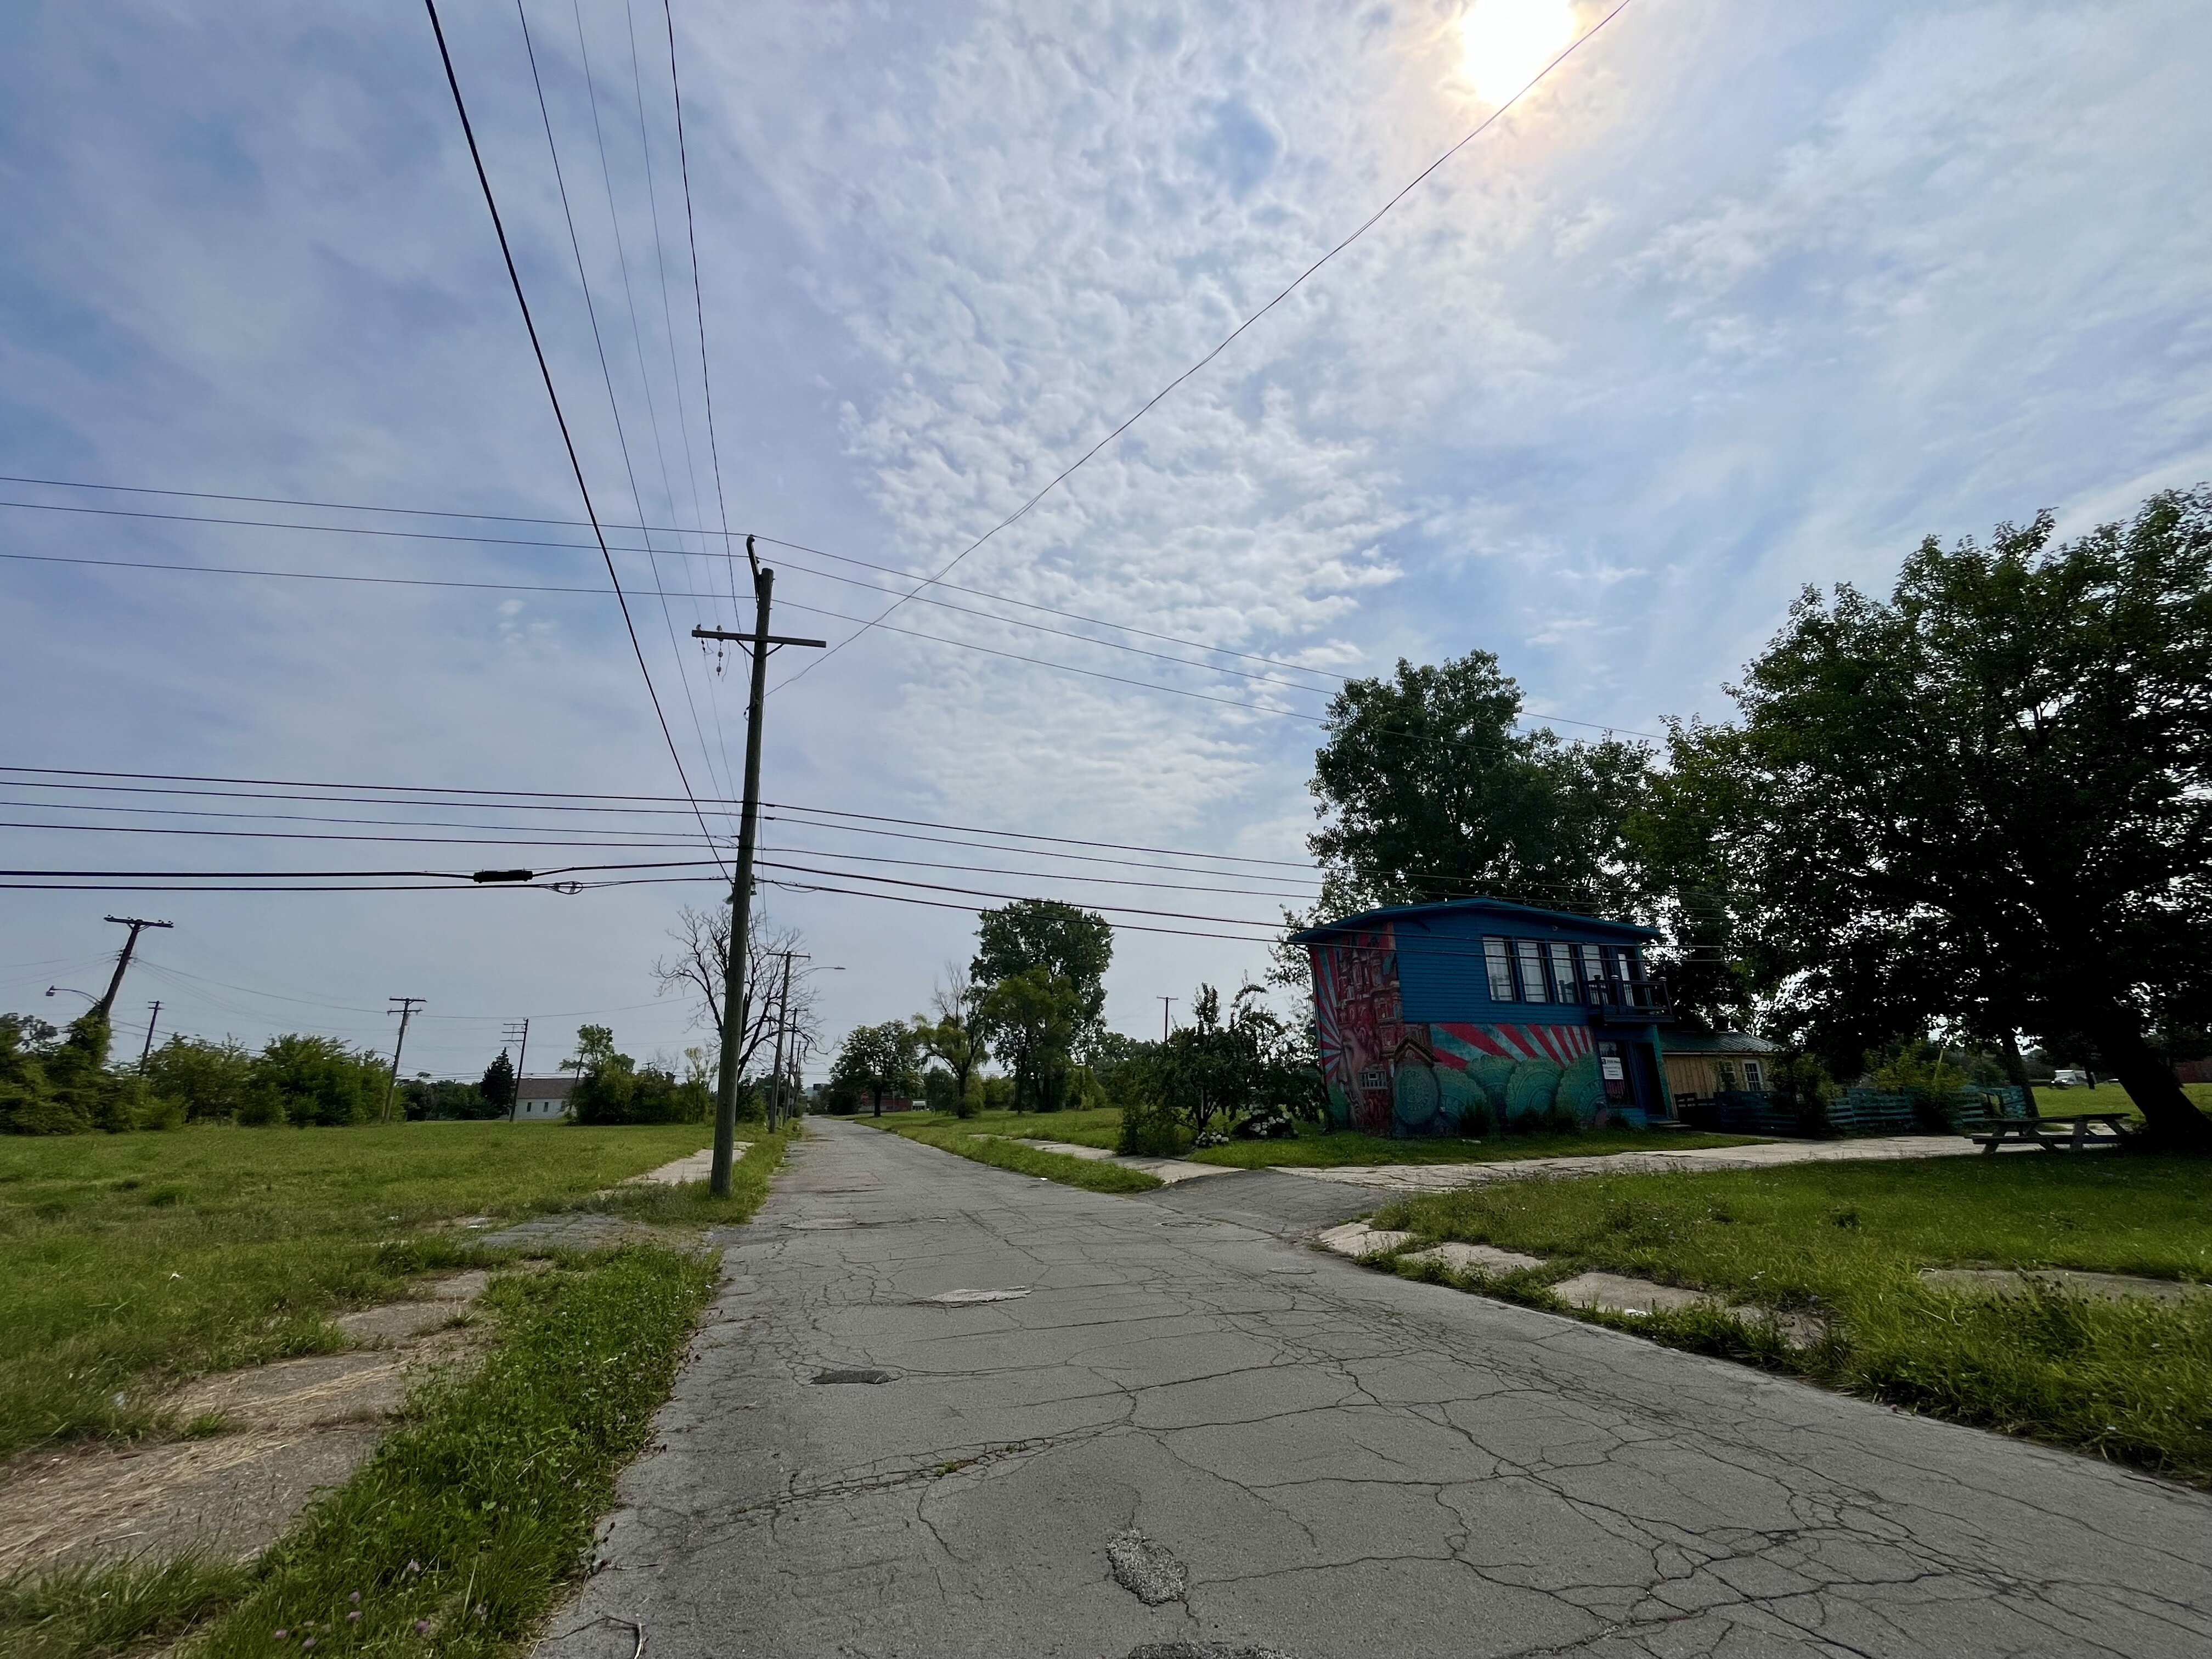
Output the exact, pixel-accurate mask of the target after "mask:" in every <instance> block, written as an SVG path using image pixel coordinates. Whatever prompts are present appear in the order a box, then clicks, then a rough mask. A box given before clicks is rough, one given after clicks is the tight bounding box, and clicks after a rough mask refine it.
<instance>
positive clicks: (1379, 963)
mask: <svg viewBox="0 0 2212 1659" xmlns="http://www.w3.org/2000/svg"><path fill="white" fill-rule="evenodd" d="M1658 937H1659V935H1658V934H1657V933H1656V932H1655V931H1654V930H1652V929H1651V928H1649V927H1637V926H1635V925H1634V924H1633V923H1631V922H1625V921H1602V920H1601V919H1600V918H1598V917H1595V916H1581V915H1573V914H1571V912H1567V911H1564V910H1539V909H1536V908H1533V907H1531V906H1528V905H1525V904H1509V903H1506V902H1504V901H1503V900H1498V899H1484V898H1470V899H1453V900H1449V901H1448V902H1443V903H1438V904H1408V905H1399V906H1395V907H1393V908H1389V909H1382V910H1370V911H1366V912H1364V914H1362V915H1356V916H1348V917H1346V919H1345V920H1344V921H1337V922H1331V923H1328V925H1327V926H1325V927H1310V928H1308V929H1306V930H1305V931H1304V933H1295V934H1293V935H1291V940H1292V942H1293V943H1295V944H1298V945H1304V946H1305V947H1306V950H1307V951H1308V953H1309V955H1310V957H1311V958H1312V962H1313V977H1314V1013H1315V1018H1316V1022H1317V1025H1318V1029H1319V1032H1320V1038H1321V1057H1322V1072H1323V1073H1324V1075H1325V1077H1326V1079H1327V1082H1328V1104H1329V1115H1330V1116H1331V1118H1332V1119H1333V1120H1334V1121H1336V1122H1338V1123H1340V1124H1348V1125H1350V1126H1351V1127H1354V1128H1358V1129H1364V1130H1366V1131H1367V1132H1369V1133H1373V1134H1462V1133H1470V1134H1479V1133H1482V1132H1483V1128H1484V1127H1486V1126H1489V1125H1496V1124H1504V1123H1517V1122H1520V1121H1524V1120H1528V1119H1537V1120H1542V1119H1546V1118H1549V1119H1551V1120H1552V1121H1558V1119H1559V1116H1560V1115H1565V1116H1567V1117H1571V1118H1572V1119H1573V1120H1574V1121H1576V1122H1577V1123H1583V1124H1605V1123H1626V1124H1641V1123H1644V1122H1645V1121H1648V1120H1649V1119H1651V1118H1669V1117H1672V1116H1673V1115H1674V1114H1673V1101H1672V1097H1671V1096H1670V1095H1669V1093H1668V1089H1667V1085H1666V1081H1665V1078H1664V1075H1663V1073H1662V1071H1661V1069H1660V1061H1659V1053H1660V1048H1659V1039H1658V1028H1659V1027H1660V1026H1661V1025H1662V1024H1665V1023H1667V1022H1668V1020H1669V1019H1670V1018H1671V1012H1670V1010H1669V1009H1668V1003H1667V993H1666V988H1665V987H1664V986H1662V984H1661V983H1660V982H1659V981H1657V980H1656V979H1654V978H1652V977H1651V976H1650V973H1649V972H1648V971H1647V969H1646V965H1645V962H1644V951H1645V950H1646V948H1647V947H1649V945H1650V944H1651V942H1652V941H1653V940H1655V939H1657V938H1658Z"/></svg>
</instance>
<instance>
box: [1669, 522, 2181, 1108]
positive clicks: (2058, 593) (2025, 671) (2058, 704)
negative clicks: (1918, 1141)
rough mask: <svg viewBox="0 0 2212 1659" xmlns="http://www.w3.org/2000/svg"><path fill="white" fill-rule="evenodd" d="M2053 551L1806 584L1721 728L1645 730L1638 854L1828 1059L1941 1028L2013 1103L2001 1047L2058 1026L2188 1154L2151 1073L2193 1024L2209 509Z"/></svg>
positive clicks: (2055, 1033)
mask: <svg viewBox="0 0 2212 1659" xmlns="http://www.w3.org/2000/svg"><path fill="white" fill-rule="evenodd" d="M2053 537H2054V531H2053V526H2052V521H2051V516H2050V515H2049V514H2048V513H2045V514H2042V515H2039V517H2038V518H2037V519H2036V520H2034V521H2033V523H2031V524H2030V525H2028V526H2026V527H2024V528H2021V527H2015V526H2010V525H2002V526H1998V528H1997V531H1996V534H1995V536H1994V538H1992V541H1991V544H1990V545H1989V546H1988V547H1986V548H1985V547H1983V546H1981V545H1979V544H1977V543H1975V542H1974V541H1972V540H1971V539H1968V540H1966V541H1962V542H1960V544H1958V545H1957V546H1956V547H1954V548H1952V549H1949V550H1946V549H1945V548H1943V547H1942V545H1941V544H1938V543H1937V542H1936V540H1935V538H1932V537H1931V538H1929V539H1928V540H1927V541H1925V542H1923V544H1921V546H1920V548H1919V549H1918V550H1917V552H1915V553H1914V554H1913V555H1912V556H1911V558H1909V559H1908V560H1907V561H1906V562H1905V567H1904V569H1903V571H1902V572H1901V574H1899V578H1898V581H1897V584H1896V586H1895V588H1894V591H1893V593H1892V595H1891V597H1890V599H1888V600H1887V602H1884V601H1881V600H1879V599H1872V598H1869V597H1868V596H1866V595H1864V594H1863V593H1861V592H1858V591H1857V589H1856V588H1853V587H1851V586H1849V585H1844V586H1838V587H1837V588H1836V589H1835V591H1834V592H1833V594H1832V596H1831V597H1829V598H1827V599H1823V598H1822V597H1821V595H1820V593H1819V592H1817V591H1815V590H1813V589H1810V588H1808V589H1807V590H1806V592H1804V593H1803V595H1802V597H1801V598H1800V599H1798V601H1797V603H1796V605H1795V606H1794V607H1793V608H1792V610H1791V611H1790V620H1789V623H1788V624H1787V626H1785V627H1784V629H1783V630H1782V632H1781V633H1780V634H1778V635H1777V636H1776V637H1775V639H1774V641H1772V642H1771V644H1770V645H1769V646H1768V647H1767V649H1766V650H1765V653H1763V654H1762V655H1761V656H1759V658H1758V659H1756V660H1755V661H1753V663H1752V664H1751V665H1749V666H1748V667H1747V669H1746V671H1745V678H1744V684H1742V685H1741V687H1737V688H1732V689H1731V695H1732V696H1734V697H1735V701H1736V703H1737V705H1738V708H1739V709H1740V711H1741V723H1740V724H1735V725H1727V726H1705V725H1700V724H1696V723H1692V724H1690V725H1686V726H1677V727H1676V728H1674V732H1673V735H1672V737H1671V739H1670V742H1669V745H1668V746H1669V751H1670V760H1671V768H1670V774H1669V776H1668V780H1667V781H1666V783H1665V785H1664V786H1663V787H1662V788H1661V789H1660V790H1659V791H1658V792H1656V795H1655V800H1654V804H1653V806H1652V810H1651V817H1652V818H1653V820H1654V823H1653V825H1652V833H1653V835H1654V836H1655V837H1656V839H1659V840H1662V841H1664V842H1667V843H1668V844H1669V845H1671V846H1673V847H1674V848H1678V849H1679V848H1681V847H1684V846H1693V847H1699V848H1703V849H1704V852H1703V854H1701V856H1702V857H1703V858H1704V859H1705V862H1706V864H1707V865H1708V866H1709V869H1710V872H1711V875H1712V878H1713V880H1712V884H1713V886H1714V888H1715V889H1716V890H1719V891H1722V892H1724V893H1725V894H1726V896H1727V902H1728V904H1729V908H1730V909H1731V911H1732V912H1733V915H1734V922H1733V925H1734V926H1735V929H1736V931H1737V933H1738V934H1739V936H1740V937H1741V938H1742V939H1745V940H1746V941H1747V945H1746V958H1747V963H1748V964H1749V966H1750V967H1751V969H1752V970H1753V979H1754V981H1756V982H1757V983H1758V984H1759V987H1760V988H1761V989H1762V991H1763V992H1765V994H1769V995H1771V996H1772V997H1773V998H1774V999H1775V1000H1776V1002H1777V1005H1778V1015H1779V1023H1780V1024H1782V1025H1784V1026H1786V1027H1789V1028H1791V1029H1794V1030H1796V1031H1799V1032H1802V1033H1803V1034H1804V1035H1805V1036H1807V1038H1808V1041H1810V1042H1812V1043H1813V1044H1814V1046H1815V1047H1817V1048H1819V1049H1820V1052H1822V1053H1823V1054H1826V1056H1827V1057H1829V1058H1830V1059H1831V1060H1836V1059H1838V1058H1844V1059H1846V1060H1856V1059H1857V1055H1858V1054H1861V1053H1862V1052H1863V1051H1864V1050H1866V1049H1868V1048H1875V1047H1877V1046H1879V1045H1880V1044H1881V1042H1885V1041H1887V1039H1889V1038H1891V1037H1893V1036H1895V1035H1896V1034H1898V1033H1899V1032H1903V1031H1918V1030H1924V1029H1926V1027H1927V1025H1928V1024H1929V1022H1930V1021H1931V1020H1943V1021H1948V1022H1950V1023H1952V1024H1954V1025H1956V1026H1957V1027H1959V1028H1960V1029H1961V1030H1964V1031H1966V1033H1968V1034H1970V1035H1972V1036H1978V1037H1981V1038H1984V1039H1986V1040H1988V1041H1990V1042H1992V1043H1994V1044H1995V1045H1996V1048H1997V1049H1998V1051H1999V1053H2000V1054H2002V1056H2003V1057H2004V1058H2005V1060H2006V1063H2007V1066H2008V1070H2009V1071H2010V1072H2011V1073H2012V1075H2013V1076H2014V1079H2015V1081H2024V1080H2025V1079H2024V1073H2022V1071H2021V1064H2020V1059H2019V1052H2018V1046H2017V1036H2016V1034H2017V1033H2019V1032H2022V1031H2027V1032H2033V1033H2037V1034H2040V1035H2044V1036H2051V1037H2053V1038H2063V1037H2064V1036H2067V1035H2069V1034H2079V1035H2080V1036H2082V1037H2083V1038H2086V1039H2087V1041H2088V1042H2091V1043H2093V1045H2094V1047H2095V1048H2096V1050H2097V1051H2098V1052H2099V1053H2100V1054H2102V1055H2103V1056H2104V1057H2105V1062H2106V1066H2109V1067H2110V1068H2111V1069H2112V1072H2113V1073H2116V1074H2117V1075H2118V1079H2119V1080H2120V1082H2121V1083H2122V1084H2123V1085H2124V1086H2125V1087H2126V1089H2127V1091H2128V1094H2129V1096H2130V1098H2131V1099H2133V1100H2134V1102H2135V1103H2136V1105H2137V1106H2138V1107H2139V1108H2140V1109H2142V1114H2143V1118H2144V1123H2145V1126H2146V1130H2147V1139H2148V1141H2149V1142H2150V1143H2151V1144H2153V1145H2154V1146H2162V1147H2168V1148H2212V1119H2208V1118H2207V1117H2206V1116H2205V1115H2204V1114H2203V1113H2202V1112H2200V1111H2198V1110H2197V1109H2196V1108H2195V1107H2194V1106H2192V1105H2191V1103H2190V1102H2189V1100H2188V1098H2187V1097H2186V1096H2185V1095H2184V1094H2183V1092H2182V1091H2181V1088H2180V1085H2179V1083H2177V1082H2176V1080H2175V1079H2174V1075H2173V1071H2172V1066H2171V1065H2170V1063H2169V1061H2168V1057H2167V1055H2166V1054H2164V1053H2161V1052H2160V1048H2161V1044H2163V1043H2173V1044H2175V1045H2176V1046H2180V1045H2182V1044H2185V1043H2187V1042H2191V1041H2192V1040H2193V1038H2192V1037H2191V1032H2192V1031H2193V1030H2194V1029H2195V1028H2197V1027H2199V1026H2201V1025H2202V1024H2203V1009H2204V1008H2205V1007H2207V1006H2212V491H2208V490H2206V489H2201V488H2200V489H2197V490H2193V491H2186V492H2168V493H2166V494H2163V495H2156V496H2154V497H2152V498H2151V499H2150V500H2149V501H2147V502H2146V503H2145V504H2144V505H2143V507H2142V509H2141V510H2140V511H2139V512H2138V513H2136V517H2135V518H2134V520H2132V521H2131V522H2130V523H2129V524H2126V525H2124V526H2123V525H2117V524H2114V525H2106V526H2101V527H2100V528H2099V529H2097V530H2095V531H2093V532H2090V533H2089V534H2087V535H2086V536H2083V537H2081V538H2078V539H2076V540H2075V541H2072V542H2068V543H2064V544H2057V543H2055V542H2054V539H2053Z"/></svg>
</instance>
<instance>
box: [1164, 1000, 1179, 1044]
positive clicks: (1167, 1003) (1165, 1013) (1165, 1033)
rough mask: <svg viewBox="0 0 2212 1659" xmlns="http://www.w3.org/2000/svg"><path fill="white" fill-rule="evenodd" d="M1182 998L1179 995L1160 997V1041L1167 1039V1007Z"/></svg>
mask: <svg viewBox="0 0 2212 1659" xmlns="http://www.w3.org/2000/svg"><path fill="white" fill-rule="evenodd" d="M1181 1001H1182V998H1181V997H1162V998H1161V999H1160V1041H1161V1042H1166V1041H1167V1040H1168V1009H1169V1007H1170V1005H1172V1004H1174V1003H1177V1002H1181Z"/></svg>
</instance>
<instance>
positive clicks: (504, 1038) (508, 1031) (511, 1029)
mask: <svg viewBox="0 0 2212 1659" xmlns="http://www.w3.org/2000/svg"><path fill="white" fill-rule="evenodd" d="M499 1037H500V1041H501V1042H513V1043H516V1044H518V1045H519V1047H520V1050H521V1052H520V1053H519V1054H516V1055H515V1057H514V1092H513V1094H511V1095H509V1096H508V1097H507V1121H508V1122H509V1123H512V1122H513V1121H515V1117H516V1115H517V1114H518V1113H520V1111H521V1110H522V1065H523V1062H524V1061H525V1060H528V1059H529V1058H530V1022H529V1021H528V1020H526V1019H511V1020H509V1021H507V1024H505V1025H504V1026H503V1027H501V1030H500V1034H499Z"/></svg>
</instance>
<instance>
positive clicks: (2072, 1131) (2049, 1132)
mask: <svg viewBox="0 0 2212 1659" xmlns="http://www.w3.org/2000/svg"><path fill="white" fill-rule="evenodd" d="M2127 1119H2128V1114H2127V1113H2125V1112H2058V1113H2055V1114H2053V1115H2051V1116H2049V1117H1991V1118H1984V1120H1983V1121H1981V1122H1980V1123H1979V1124H1978V1125H1977V1126H1976V1127H1974V1129H1973V1130H1972V1132H1971V1133H1970V1136H1969V1138H1970V1139H1972V1140H1973V1141H1974V1142H1975V1143H1976V1144H1977V1145H1978V1146H1980V1147H1981V1149H1982V1152H1983V1154H1984V1156H1987V1155H1988V1154H1990V1153H1991V1152H1996V1149H1997V1148H1998V1147H2000V1146H2003V1145H2004V1144H2005V1143H2006V1142H2007V1141H2017V1142H2019V1143H2020V1144H2021V1145H2022V1146H2040V1147H2042V1148H2043V1150H2044V1151H2045V1152H2087V1151H2088V1150H2089V1149H2090V1148H2091V1147H2107V1146H2109V1147H2112V1148H2114V1149H2117V1148H2118V1146H2119V1145H2120V1133H2119V1127H2118V1126H2119V1125H2121V1124H2122V1123H2124V1122H2125V1121H2127ZM2093 1124H2101V1125H2102V1126H2103V1127H2102V1129H2101V1130H2100V1131H2095V1132H2093V1131H2092V1129H2091V1127H2090V1126H2091V1125H2093ZM2054 1125H2067V1126H2070V1127H2060V1128H2057V1129H2056V1131H2055V1132H2054V1130H2053V1127H2052V1126H2054Z"/></svg>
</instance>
